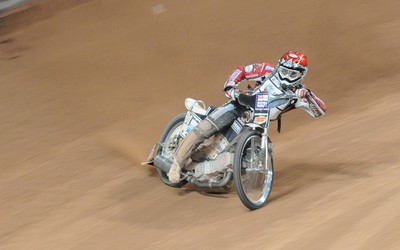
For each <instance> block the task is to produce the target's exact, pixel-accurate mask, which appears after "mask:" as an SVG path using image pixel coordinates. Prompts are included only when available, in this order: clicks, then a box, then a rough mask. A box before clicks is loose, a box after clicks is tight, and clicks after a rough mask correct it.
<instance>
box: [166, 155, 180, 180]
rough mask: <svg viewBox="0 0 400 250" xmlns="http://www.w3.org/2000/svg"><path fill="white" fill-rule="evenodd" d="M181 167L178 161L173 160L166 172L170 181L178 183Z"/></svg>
mask: <svg viewBox="0 0 400 250" xmlns="http://www.w3.org/2000/svg"><path fill="white" fill-rule="evenodd" d="M181 169H182V167H181V166H180V165H179V163H178V162H177V161H176V160H174V161H173V163H172V165H171V168H170V169H169V172H168V179H169V181H170V182H172V183H179V182H180V180H181Z"/></svg>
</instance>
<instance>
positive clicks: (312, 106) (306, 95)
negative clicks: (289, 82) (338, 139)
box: [296, 87, 326, 118]
mask: <svg viewBox="0 0 400 250" xmlns="http://www.w3.org/2000/svg"><path fill="white" fill-rule="evenodd" d="M296 95H297V96H298V97H299V99H298V100H297V102H296V108H301V109H303V110H304V111H306V112H307V113H308V114H309V115H311V116H312V117H314V118H317V117H320V116H323V115H325V113H326V105H325V103H324V102H323V101H322V100H321V99H319V98H318V97H317V96H316V95H315V94H314V93H313V92H312V91H311V90H309V89H307V88H305V87H304V88H301V89H298V90H296Z"/></svg>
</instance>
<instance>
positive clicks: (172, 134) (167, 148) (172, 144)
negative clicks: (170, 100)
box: [157, 113, 187, 188]
mask: <svg viewBox="0 0 400 250" xmlns="http://www.w3.org/2000/svg"><path fill="white" fill-rule="evenodd" d="M185 116H186V113H183V114H180V115H178V116H176V117H175V118H174V119H172V121H171V122H170V123H169V124H168V125H167V127H166V128H165V130H164V132H163V134H162V136H161V139H160V143H161V144H162V145H163V147H160V148H159V149H158V152H157V155H162V156H164V157H165V158H168V159H171V157H172V155H173V153H174V152H175V151H176V149H177V147H178V141H177V140H178V136H179V133H180V131H181V130H182V125H183V122H184V120H185ZM157 172H158V174H159V175H160V177H161V180H162V181H163V182H164V183H165V184H166V185H168V186H170V187H176V188H179V187H182V186H183V185H185V184H186V183H187V181H181V182H178V183H172V182H170V181H169V179H168V175H167V173H165V172H164V171H162V170H161V169H158V168H157Z"/></svg>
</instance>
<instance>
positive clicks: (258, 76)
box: [168, 63, 326, 183]
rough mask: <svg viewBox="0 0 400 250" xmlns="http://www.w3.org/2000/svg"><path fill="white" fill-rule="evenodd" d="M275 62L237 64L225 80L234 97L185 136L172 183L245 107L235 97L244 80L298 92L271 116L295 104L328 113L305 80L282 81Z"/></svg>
mask: <svg viewBox="0 0 400 250" xmlns="http://www.w3.org/2000/svg"><path fill="white" fill-rule="evenodd" d="M276 74H277V72H276V70H275V66H274V65H272V64H269V63H255V64H250V65H247V66H239V67H237V68H236V69H235V70H234V71H233V72H232V73H231V75H230V76H229V77H228V80H227V81H226V82H225V85H224V91H225V95H226V97H228V98H230V99H231V101H230V102H227V103H226V104H224V105H222V106H220V107H218V108H216V109H215V110H214V111H213V112H211V114H209V115H208V116H207V117H206V118H205V119H204V120H203V121H202V122H200V124H199V125H198V126H196V127H195V128H193V129H192V131H191V132H190V133H189V134H188V135H187V136H186V137H185V138H184V140H183V141H182V142H181V144H180V146H179V147H178V149H177V151H176V152H175V154H174V157H173V163H172V166H171V168H170V171H169V173H168V178H169V181H170V182H171V183H178V182H179V181H180V172H181V169H182V167H183V166H184V165H185V164H187V162H188V160H189V158H190V156H191V154H192V152H193V151H194V150H195V149H196V148H197V147H198V146H199V145H200V144H201V143H202V142H203V141H204V140H205V139H207V138H209V137H211V136H212V135H214V134H215V133H216V132H218V131H220V130H222V129H223V128H225V127H227V126H230V125H231V124H232V123H233V122H234V121H235V120H236V119H237V118H238V117H239V116H240V115H241V114H242V111H243V109H244V107H242V106H241V105H239V104H238V102H237V101H236V100H235V94H234V93H235V89H236V88H237V87H238V85H239V84H240V83H242V82H244V81H254V82H255V83H256V84H255V86H254V89H255V90H256V91H261V92H268V93H271V94H273V95H279V94H283V93H285V92H290V93H292V94H295V95H296V96H297V97H298V99H296V101H288V102H287V103H285V104H282V105H280V106H278V107H276V108H273V109H271V110H270V116H271V120H276V119H277V118H278V117H279V116H280V115H281V114H282V113H284V112H287V111H289V110H292V109H295V108H301V109H303V110H305V111H306V112H307V113H308V114H310V115H311V116H312V117H314V118H316V117H320V116H322V115H324V114H325V112H326V106H325V104H324V103H323V102H322V101H321V100H320V99H319V98H318V97H317V96H316V95H315V94H314V93H312V92H311V91H310V90H309V89H307V88H306V87H305V85H304V84H298V85H296V87H293V86H286V85H284V84H281V82H280V81H279V78H278V77H277V76H276Z"/></svg>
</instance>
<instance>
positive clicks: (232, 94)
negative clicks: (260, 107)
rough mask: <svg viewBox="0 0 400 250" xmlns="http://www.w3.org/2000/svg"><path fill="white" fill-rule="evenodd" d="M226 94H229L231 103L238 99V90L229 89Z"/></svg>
mask: <svg viewBox="0 0 400 250" xmlns="http://www.w3.org/2000/svg"><path fill="white" fill-rule="evenodd" d="M228 94H229V97H230V99H231V100H233V101H235V100H237V98H238V96H239V90H238V89H235V88H231V89H230V90H229V91H228Z"/></svg>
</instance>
